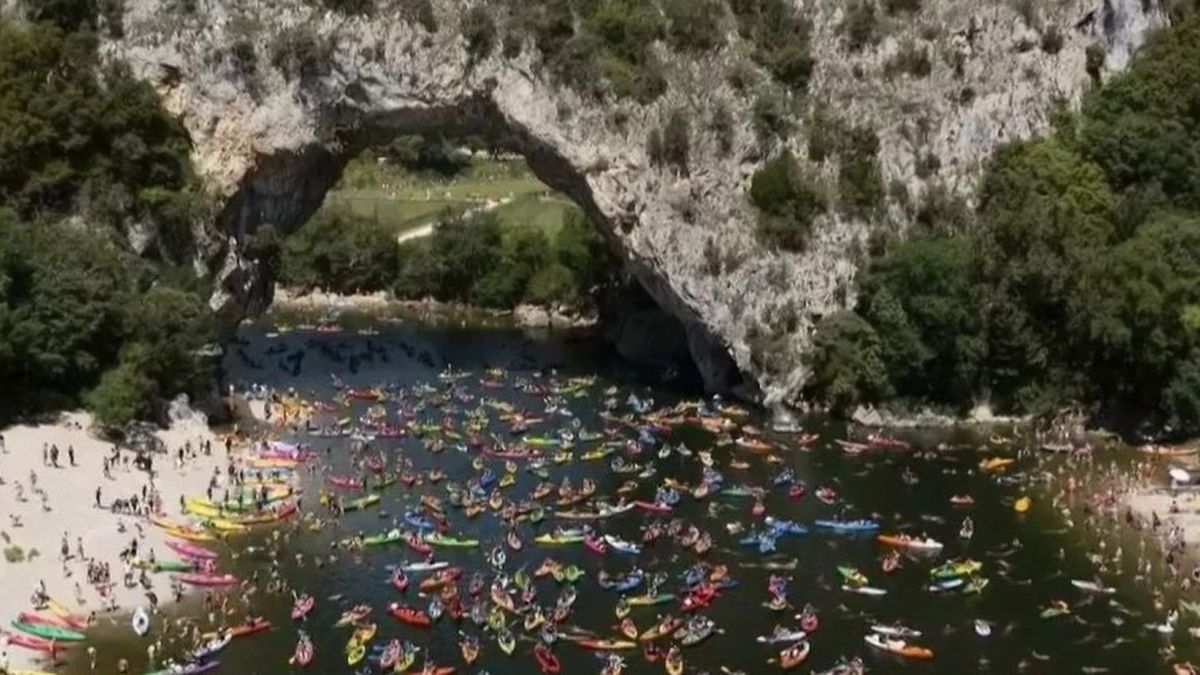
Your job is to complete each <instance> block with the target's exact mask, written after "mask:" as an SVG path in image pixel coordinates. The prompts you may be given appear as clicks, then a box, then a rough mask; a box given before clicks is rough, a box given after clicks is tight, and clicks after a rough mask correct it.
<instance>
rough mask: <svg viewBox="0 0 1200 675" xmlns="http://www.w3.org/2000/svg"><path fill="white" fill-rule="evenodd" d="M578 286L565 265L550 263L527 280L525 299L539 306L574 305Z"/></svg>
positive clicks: (576, 299) (576, 300)
mask: <svg viewBox="0 0 1200 675" xmlns="http://www.w3.org/2000/svg"><path fill="white" fill-rule="evenodd" d="M578 290H579V284H578V282H577V281H576V279H575V275H574V274H572V272H571V270H569V269H567V267H566V266H565V265H563V264H562V263H559V262H552V263H550V264H549V265H546V266H545V267H543V268H541V269H540V270H538V271H537V273H536V274H534V275H533V277H532V278H530V280H529V285H528V287H527V288H526V290H525V299H526V300H527V301H529V302H532V303H535V304H539V305H557V304H568V305H572V304H576V303H577V302H578V300H579V298H578V297H577V295H576V293H578Z"/></svg>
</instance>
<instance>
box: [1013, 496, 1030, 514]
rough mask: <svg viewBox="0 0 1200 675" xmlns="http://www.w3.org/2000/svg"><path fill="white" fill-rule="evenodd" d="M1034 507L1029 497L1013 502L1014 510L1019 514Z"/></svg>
mask: <svg viewBox="0 0 1200 675" xmlns="http://www.w3.org/2000/svg"><path fill="white" fill-rule="evenodd" d="M1032 505H1033V501H1032V500H1031V499H1029V497H1021V498H1020V499H1018V500H1017V501H1015V502H1013V510H1014V511H1016V512H1017V513H1025V512H1026V511H1028V510H1029V507H1030V506H1032Z"/></svg>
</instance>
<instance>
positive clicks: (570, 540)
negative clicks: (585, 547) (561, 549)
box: [533, 534, 584, 546]
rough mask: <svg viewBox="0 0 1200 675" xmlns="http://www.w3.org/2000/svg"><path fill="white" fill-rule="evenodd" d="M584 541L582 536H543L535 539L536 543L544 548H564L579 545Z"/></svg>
mask: <svg viewBox="0 0 1200 675" xmlns="http://www.w3.org/2000/svg"><path fill="white" fill-rule="evenodd" d="M583 540H584V535H582V534H578V535H576V534H570V535H568V534H543V535H539V536H538V537H536V538H534V540H533V541H534V543H536V544H541V545H543V546H562V545H565V544H579V543H582V542H583Z"/></svg>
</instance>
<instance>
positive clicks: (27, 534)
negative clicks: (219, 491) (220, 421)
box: [0, 412, 226, 669]
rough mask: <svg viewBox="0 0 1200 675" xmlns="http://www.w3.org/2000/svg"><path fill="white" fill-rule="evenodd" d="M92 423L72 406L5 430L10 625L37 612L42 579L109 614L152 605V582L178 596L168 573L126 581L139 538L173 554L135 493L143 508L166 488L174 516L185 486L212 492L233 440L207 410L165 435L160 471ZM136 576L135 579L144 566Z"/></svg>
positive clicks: (67, 597) (69, 603) (148, 550)
mask: <svg viewBox="0 0 1200 675" xmlns="http://www.w3.org/2000/svg"><path fill="white" fill-rule="evenodd" d="M91 426H92V419H91V417H90V415H88V414H87V413H80V412H73V413H66V414H63V415H61V416H60V417H59V418H58V419H57V420H56V421H54V422H53V423H44V424H36V425H17V426H11V427H8V428H5V429H4V430H3V432H2V434H3V439H4V445H3V451H2V454H0V478H2V479H3V483H0V512H3V514H4V516H3V517H4V521H3V522H0V538H2V539H3V541H4V547H5V551H4V553H5V559H4V560H3V561H2V562H0V570H2V571H0V576H2V577H3V579H4V588H5V590H6V591H7V592H6V593H4V594H0V619H3V620H4V621H5V623H6V624H7V623H8V622H9V621H14V620H16V619H17V618H18V616H19V615H20V613H21V612H32V611H34V607H33V604H32V598H33V595H34V592H35V590H36V589H38V588H39V587H40V586H41V585H42V584H44V587H45V593H46V595H48V596H49V597H50V598H52V599H54V600H55V601H57V602H58V603H60V604H61V605H63V606H65V607H67V608H68V609H69V610H70V611H71V612H74V613H77V614H81V615H91V614H94V615H95V616H96V617H98V618H99V619H100V620H101V621H103V620H105V617H115V616H116V615H119V614H120V615H123V614H124V613H126V612H129V611H132V610H133V609H134V608H136V607H140V606H147V607H148V605H149V602H148V598H147V591H152V592H153V593H155V594H156V596H157V599H158V601H159V602H160V603H164V602H167V601H169V600H170V599H171V597H172V592H171V590H170V588H169V587H168V584H169V580H168V578H166V577H164V576H159V577H157V578H154V577H151V586H150V588H149V589H146V588H143V587H142V586H140V585H138V584H137V583H134V584H132V585H131V586H130V585H126V583H124V582H125V579H124V576H125V572H126V569H127V568H126V564H125V563H124V562H123V561H122V557H121V556H122V552H124V551H126V550H127V549H130V548H132V547H133V546H134V545H135V544H134V542H136V547H137V558H138V559H142V560H145V559H147V558H149V557H150V556H151V555H154V556H156V557H157V559H159V560H162V559H168V558H173V557H174V556H173V555H172V553H171V551H170V550H169V549H167V548H166V540H167V538H166V535H165V534H164V533H163V531H162V530H160V529H159V528H156V527H153V526H151V525H150V524H149V523H148V522H147V521H146V519H145V518H144V516H141V515H136V514H135V509H134V508H133V500H134V499H135V498H136V499H137V506H136V511H137V512H144V511H145V508H146V507H145V504H146V501H147V499H153V498H154V497H155V496H156V495H157V497H158V499H160V500H161V504H162V510H163V511H164V512H166V513H167V514H170V515H171V516H172V517H175V516H176V515H177V514H178V513H179V511H180V506H179V503H180V501H181V498H182V497H183V496H184V495H188V494H191V495H197V494H203V493H204V491H205V488H206V487H207V485H208V482H209V480H210V479H211V478H212V477H213V475H214V472H218V473H223V472H222V471H220V470H221V469H222V468H223V467H224V465H225V461H226V460H225V458H226V450H225V446H224V445H223V443H221V442H220V441H219V439H217V438H216V436H215V435H214V434H213V433H212V432H211V431H210V430H209V429H208V427H207V425H206V424H205V422H204V420H203V419H202V418H200V417H196V418H192V419H189V420H186V421H180V422H176V423H175V424H174V425H173V426H172V427H171V428H169V429H165V430H161V431H159V432H157V434H156V436H157V438H158V439H159V440H160V441H161V442H162V444H163V447H165V448H166V450H167V453H166V454H163V453H154V454H153V464H152V468H153V473H152V474H151V473H147V472H146V471H143V470H140V469H139V468H137V466H136V462H135V454H134V453H133V452H132V451H131V450H128V449H125V450H120V451H118V452H117V453H116V454H114V449H115V446H114V445H113V443H111V442H108V441H105V440H102V439H100V438H97V437H96V436H94V435H93V434H92V433H91V431H90V429H91ZM53 448H57V449H58V457H57V462H53V461H51V459H52V458H51V452H52V449H53ZM206 448H211V450H210V451H209V452H206ZM180 450H183V451H184V452H183V460H182V462H180V461H179V456H180V455H179V451H180ZM72 455H73V460H72ZM114 457H115V461H113V460H114ZM110 461H111V465H110V468H109V470H107V471H106V470H105V467H106V464H108V463H109V462H110ZM55 463H56V464H57V466H55V465H54V464H55ZM114 501H117V502H118V503H119V502H121V501H127V502H128V503H129V507H130V508H129V509H127V510H125V511H124V512H122V513H114V511H113V509H112V506H113V504H114ZM64 549H65V550H66V555H65V556H64V555H63V551H64ZM89 564H90V565H91V567H92V571H93V572H97V571H99V569H100V567H101V566H105V565H106V566H107V567H108V579H107V580H103V579H101V578H97V577H96V576H95V575H92V578H90V579H89ZM132 575H133V579H135V580H136V578H137V571H136V570H132ZM4 650H5V651H6V652H7V659H8V663H9V666H10V667H11V668H14V669H23V668H34V667H36V666H37V661H38V657H39V655H40V652H33V651H28V650H25V649H18V648H15V647H13V646H11V645H10V646H6V647H5V648H4Z"/></svg>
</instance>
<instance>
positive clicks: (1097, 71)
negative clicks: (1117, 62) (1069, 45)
mask: <svg viewBox="0 0 1200 675" xmlns="http://www.w3.org/2000/svg"><path fill="white" fill-rule="evenodd" d="M1107 57H1108V54H1107V53H1106V52H1105V51H1104V47H1103V46H1101V45H1099V44H1096V43H1095V42H1093V43H1092V44H1090V45H1088V46H1087V49H1085V50H1084V68H1086V69H1087V74H1088V75H1089V76H1090V77H1091V78H1092V80H1093V81H1094V82H1097V83H1099V82H1100V75H1101V73H1102V72H1103V71H1104V61H1105V59H1107Z"/></svg>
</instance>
